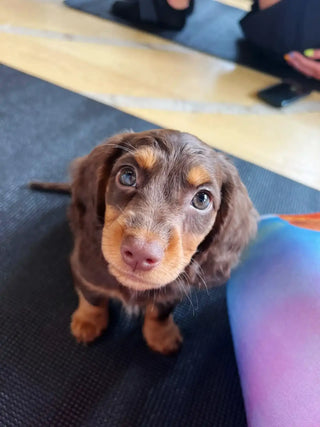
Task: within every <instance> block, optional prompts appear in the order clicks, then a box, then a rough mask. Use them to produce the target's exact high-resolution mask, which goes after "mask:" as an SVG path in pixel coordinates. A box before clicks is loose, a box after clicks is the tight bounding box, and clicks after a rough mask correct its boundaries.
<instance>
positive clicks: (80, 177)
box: [71, 134, 128, 228]
mask: <svg viewBox="0 0 320 427" xmlns="http://www.w3.org/2000/svg"><path fill="white" fill-rule="evenodd" d="M126 135H128V134H121V135H116V136H114V137H111V138H109V139H108V140H107V141H106V142H105V143H104V144H101V145H98V146H97V147H96V148H94V149H93V150H92V151H91V153H90V154H88V155H87V156H85V157H82V158H80V159H76V160H75V161H74V162H73V164H72V165H71V175H72V203H71V211H72V213H71V215H72V219H73V222H74V221H75V218H77V221H76V222H78V226H80V228H83V221H84V216H86V217H88V218H90V224H87V226H89V227H90V226H93V227H96V226H99V224H100V225H101V224H103V220H104V212H105V193H106V187H107V183H108V179H109V176H110V172H111V169H112V166H113V164H114V162H115V161H116V159H117V158H118V157H119V156H120V155H121V154H122V153H123V148H122V142H123V140H124V138H125V137H126Z"/></svg>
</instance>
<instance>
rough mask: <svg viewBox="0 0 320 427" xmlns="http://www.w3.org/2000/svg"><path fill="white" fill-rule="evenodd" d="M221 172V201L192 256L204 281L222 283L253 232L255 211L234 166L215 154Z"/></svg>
mask: <svg viewBox="0 0 320 427" xmlns="http://www.w3.org/2000/svg"><path fill="white" fill-rule="evenodd" d="M217 156H218V165H219V168H220V172H221V178H222V183H221V189H220V193H221V202H220V207H219V210H218V212H217V216H216V220H215V222H214V225H213V227H212V229H211V231H210V233H209V234H208V235H207V236H206V238H205V239H204V241H203V242H202V243H201V244H200V246H199V248H198V253H197V254H196V255H195V257H194V259H195V260H196V261H197V263H198V264H199V265H200V266H201V270H202V274H204V276H205V277H204V278H205V280H206V281H207V282H208V284H209V285H210V284H212V285H218V284H223V283H225V282H226V281H227V280H228V278H229V276H230V270H231V268H232V267H233V266H235V265H236V264H237V262H238V259H239V256H240V254H241V252H242V250H243V249H244V248H245V246H246V245H247V244H248V243H249V241H250V239H252V238H253V237H254V236H255V234H256V231H257V219H258V213H257V211H256V210H255V208H254V207H253V204H252V202H251V200H250V198H249V195H248V192H247V189H246V188H245V186H244V184H243V183H242V181H241V179H240V177H239V174H238V171H237V169H236V168H235V166H234V165H233V164H232V163H231V162H230V161H229V160H228V159H227V158H226V157H225V156H224V155H223V154H221V153H218V154H217Z"/></svg>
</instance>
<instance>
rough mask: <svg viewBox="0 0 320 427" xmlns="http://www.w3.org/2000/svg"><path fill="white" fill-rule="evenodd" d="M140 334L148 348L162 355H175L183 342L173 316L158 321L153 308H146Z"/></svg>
mask: <svg viewBox="0 0 320 427" xmlns="http://www.w3.org/2000/svg"><path fill="white" fill-rule="evenodd" d="M142 332H143V336H144V338H145V340H146V342H147V344H148V346H149V347H150V348H151V349H152V350H154V351H156V352H158V353H162V354H172V353H176V352H177V351H178V350H179V348H180V346H181V344H182V341H183V339H182V336H181V333H180V330H179V328H178V326H177V325H176V324H175V323H174V320H173V316H172V315H170V316H169V317H168V318H167V319H165V320H159V319H158V317H157V310H156V308H155V307H153V306H148V307H147V309H146V314H145V319H144V324H143V328H142Z"/></svg>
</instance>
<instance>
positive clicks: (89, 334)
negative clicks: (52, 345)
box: [71, 291, 108, 343]
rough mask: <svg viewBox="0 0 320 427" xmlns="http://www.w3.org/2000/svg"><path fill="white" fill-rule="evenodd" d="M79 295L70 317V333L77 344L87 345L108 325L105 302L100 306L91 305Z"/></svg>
mask: <svg viewBox="0 0 320 427" xmlns="http://www.w3.org/2000/svg"><path fill="white" fill-rule="evenodd" d="M78 294H79V305H78V308H77V309H76V311H75V312H74V313H73V315H72V320H71V332H72V335H73V336H74V337H75V338H76V340H77V341H78V342H82V343H89V342H92V341H94V340H95V339H96V338H97V337H99V336H100V335H101V334H102V332H103V331H104V330H105V329H106V328H107V325H108V312H107V302H106V303H105V304H103V305H101V306H94V305H91V304H90V303H89V302H88V301H87V300H86V299H85V298H84V296H83V295H82V293H81V292H80V291H78Z"/></svg>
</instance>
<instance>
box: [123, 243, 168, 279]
mask: <svg viewBox="0 0 320 427" xmlns="http://www.w3.org/2000/svg"><path fill="white" fill-rule="evenodd" d="M120 251H121V256H122V259H123V261H124V262H125V263H126V264H127V265H128V266H129V267H131V268H132V270H133V271H149V270H152V269H153V268H155V267H156V266H157V265H159V264H160V263H161V261H162V259H163V257H164V250H163V248H162V246H161V245H160V243H159V242H158V241H156V240H151V241H147V240H146V239H144V238H142V237H136V236H126V237H125V238H124V239H123V241H122V244H121V249H120Z"/></svg>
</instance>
